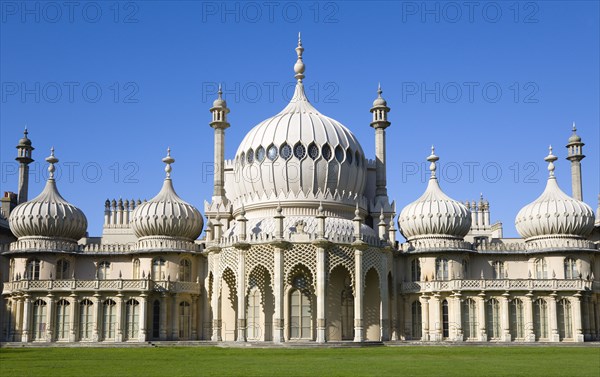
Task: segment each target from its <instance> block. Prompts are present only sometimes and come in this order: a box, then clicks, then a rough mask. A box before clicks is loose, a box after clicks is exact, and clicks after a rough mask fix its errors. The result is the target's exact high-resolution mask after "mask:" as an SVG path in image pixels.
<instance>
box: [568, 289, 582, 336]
mask: <svg viewBox="0 0 600 377" xmlns="http://www.w3.org/2000/svg"><path fill="white" fill-rule="evenodd" d="M571 303H572V306H573V330H574V334H573V340H575V341H576V342H583V341H584V338H583V329H582V328H581V293H579V292H577V293H576V294H575V295H573V299H572V301H571Z"/></svg>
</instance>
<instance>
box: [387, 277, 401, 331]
mask: <svg viewBox="0 0 600 377" xmlns="http://www.w3.org/2000/svg"><path fill="white" fill-rule="evenodd" d="M393 268H395V266H394V267H393ZM396 285H397V283H396V274H393V275H392V286H391V287H388V289H390V290H391V292H392V300H391V301H390V305H391V306H392V318H391V330H392V334H391V340H400V334H399V332H400V329H399V328H398V323H399V322H400V318H399V317H401V315H400V314H401V313H400V312H399V311H398V292H397V290H396Z"/></svg>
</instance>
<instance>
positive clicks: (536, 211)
mask: <svg viewBox="0 0 600 377" xmlns="http://www.w3.org/2000/svg"><path fill="white" fill-rule="evenodd" d="M544 160H545V161H546V162H548V170H549V171H550V175H549V177H548V182H547V183H546V189H545V190H544V192H543V193H542V195H540V196H539V197H538V198H537V199H536V200H534V201H533V202H531V203H530V204H528V205H526V206H525V207H523V208H522V209H521V210H520V211H519V213H518V214H517V217H516V219H515V225H516V227H517V231H518V232H519V234H520V235H521V237H523V238H525V241H532V240H537V239H543V238H556V237H560V238H576V239H582V238H585V237H587V236H588V235H589V234H590V233H591V232H592V230H593V229H594V211H592V208H591V207H590V206H588V205H587V204H586V203H584V202H582V201H579V200H576V199H574V198H572V197H570V196H569V195H567V194H565V193H564V192H563V191H562V190H561V189H560V187H558V183H557V182H556V177H555V176H554V162H555V161H556V160H557V157H556V156H554V155H553V154H552V147H550V153H549V154H548V156H547V157H546V158H545V159H544Z"/></svg>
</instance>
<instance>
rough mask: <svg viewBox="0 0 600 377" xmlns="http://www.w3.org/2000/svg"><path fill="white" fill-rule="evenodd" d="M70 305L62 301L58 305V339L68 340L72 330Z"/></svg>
mask: <svg viewBox="0 0 600 377" xmlns="http://www.w3.org/2000/svg"><path fill="white" fill-rule="evenodd" d="M70 305H71V304H70V303H69V301H67V300H65V299H62V300H59V301H58V302H57V303H56V339H58V340H68V339H69V330H70V318H69V311H70Z"/></svg>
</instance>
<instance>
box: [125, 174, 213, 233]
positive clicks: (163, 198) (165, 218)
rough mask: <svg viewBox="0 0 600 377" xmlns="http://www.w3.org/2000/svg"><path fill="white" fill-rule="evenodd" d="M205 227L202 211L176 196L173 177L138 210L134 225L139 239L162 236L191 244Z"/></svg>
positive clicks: (135, 214) (134, 215) (135, 212)
mask: <svg viewBox="0 0 600 377" xmlns="http://www.w3.org/2000/svg"><path fill="white" fill-rule="evenodd" d="M203 225H204V223H203V220H202V215H201V214H200V212H199V211H198V210H197V209H196V208H195V207H194V206H192V205H191V204H189V203H186V202H185V201H183V200H182V199H181V198H180V197H179V196H178V195H177V194H176V193H175V190H174V189H173V183H172V181H171V179H170V178H167V179H165V181H164V183H163V186H162V189H161V190H160V192H159V193H158V195H156V196H155V197H154V198H152V199H151V200H149V201H147V202H145V203H142V204H140V205H139V206H138V207H137V208H136V209H135V211H134V212H133V219H132V223H131V226H132V228H133V231H134V233H135V235H136V236H137V237H138V238H142V237H155V236H162V237H173V238H182V239H185V240H188V241H193V240H195V239H196V238H198V236H199V235H200V233H202V227H203Z"/></svg>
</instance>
